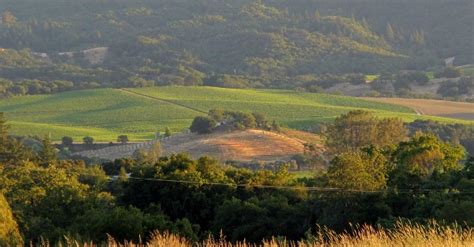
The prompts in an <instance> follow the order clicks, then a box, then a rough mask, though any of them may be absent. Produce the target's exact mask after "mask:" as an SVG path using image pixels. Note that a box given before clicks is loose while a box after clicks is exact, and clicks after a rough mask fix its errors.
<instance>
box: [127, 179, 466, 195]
mask: <svg viewBox="0 0 474 247" xmlns="http://www.w3.org/2000/svg"><path fill="white" fill-rule="evenodd" d="M127 179H131V180H142V181H154V182H164V183H178V184H196V185H211V186H226V187H238V188H259V189H274V190H294V191H308V192H323V193H324V192H348V193H369V194H374V193H388V192H393V193H399V194H418V193H427V192H445V191H446V189H418V190H409V189H401V190H394V191H391V190H354V189H342V188H327V187H326V188H325V187H301V186H278V185H262V184H230V183H217V182H196V181H187V180H175V179H161V178H140V177H127ZM454 193H456V194H474V191H456V192H454Z"/></svg>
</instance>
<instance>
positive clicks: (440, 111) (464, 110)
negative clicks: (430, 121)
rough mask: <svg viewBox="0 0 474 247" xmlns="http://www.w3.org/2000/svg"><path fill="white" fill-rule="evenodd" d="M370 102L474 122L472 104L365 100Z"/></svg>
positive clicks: (424, 100)
mask: <svg viewBox="0 0 474 247" xmlns="http://www.w3.org/2000/svg"><path fill="white" fill-rule="evenodd" d="M365 99H367V100H371V101H377V102H383V103H389V104H397V105H402V106H407V107H410V108H412V109H414V110H415V111H417V112H418V113H419V114H421V115H431V116H441V117H450V118H458V119H465V120H474V103H467V102H454V101H445V100H431V99H403V98H365Z"/></svg>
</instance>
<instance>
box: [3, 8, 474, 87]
mask: <svg viewBox="0 0 474 247" xmlns="http://www.w3.org/2000/svg"><path fill="white" fill-rule="evenodd" d="M472 7H473V6H472V2H471V1H468V0H466V1H461V0H460V1H444V0H434V1H433V0H423V1H408V0H400V1H390V0H360V1H348V0H335V1H330V0H292V1H274V0H268V1H253V0H223V1H215V0H195V1H187V0H142V1H128V0H113V1H112V0H102V1H92V0H76V1H72V0H70V1H65V0H41V1H37V0H14V1H13V0H1V1H0V11H1V13H0V14H1V17H2V18H1V21H2V22H1V24H0V48H3V49H5V50H0V52H1V53H0V68H1V70H0V78H4V79H1V80H0V93H3V94H5V93H7V92H8V93H9V94H35V93H38V92H39V93H50V92H56V91H64V90H70V89H77V88H94V87H121V86H133V87H139V86H149V85H168V84H177V85H203V84H205V85H213V86H224V87H273V88H282V87H283V88H295V87H300V86H304V85H305V83H308V82H312V81H318V80H325V81H327V83H329V84H331V83H337V82H338V81H339V80H341V79H337V78H336V79H335V78H332V77H328V76H327V74H331V75H338V76H345V77H344V78H345V79H348V80H349V79H351V78H352V80H354V74H355V75H361V74H375V73H376V74H380V73H384V72H390V73H392V72H397V71H399V70H402V69H410V70H413V69H416V70H426V69H432V68H436V67H437V66H440V65H444V59H445V58H447V57H455V60H454V64H455V65H462V64H468V63H472V62H473V61H474V59H473V54H472V52H473V49H472V48H473V46H472V44H473V43H474V42H473V37H472V35H471V34H472V31H473V30H472V29H473V27H472V20H473V19H474V16H473V15H474V14H473V11H472ZM447 37H449V38H447ZM93 48H98V49H93ZM90 49H93V50H90ZM351 75H352V77H351ZM343 80H344V79H343Z"/></svg>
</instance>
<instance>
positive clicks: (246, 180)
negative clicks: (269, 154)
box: [0, 112, 474, 244]
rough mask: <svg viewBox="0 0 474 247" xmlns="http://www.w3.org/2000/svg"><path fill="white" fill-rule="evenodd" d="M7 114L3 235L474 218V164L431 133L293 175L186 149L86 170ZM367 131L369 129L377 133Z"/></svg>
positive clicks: (267, 229) (299, 230) (355, 117)
mask: <svg viewBox="0 0 474 247" xmlns="http://www.w3.org/2000/svg"><path fill="white" fill-rule="evenodd" d="M366 119H369V120H370V119H372V118H371V116H370V115H367V114H366V113H364V112H353V113H349V114H347V115H345V116H341V117H340V118H339V119H338V120H336V123H335V125H334V127H332V126H330V128H337V126H340V125H341V124H346V125H347V127H351V126H352V127H354V128H360V126H362V125H364V126H365V125H372V124H373V125H375V127H373V128H374V129H372V130H375V131H377V127H376V126H377V125H378V124H377V121H375V120H372V121H373V122H367V121H366ZM0 120H1V121H0V134H1V135H0V157H1V158H2V159H1V160H0V185H1V187H0V188H1V190H0V192H1V194H3V195H5V198H6V202H7V203H5V200H2V197H1V196H0V211H2V212H6V213H5V214H3V213H2V215H6V216H7V217H6V218H5V217H3V218H0V226H6V227H5V228H3V227H2V228H1V229H2V230H4V229H6V230H7V231H6V232H5V231H2V230H0V241H4V242H2V243H5V241H6V243H10V244H15V243H21V242H22V241H25V242H29V241H33V243H34V242H37V241H40V239H41V238H43V239H49V240H50V241H52V242H53V243H55V242H56V241H59V240H60V239H64V237H65V236H66V237H67V238H69V239H81V240H94V241H95V242H98V241H99V242H100V241H104V240H106V238H107V235H106V233H108V234H110V235H111V236H113V237H115V238H116V239H118V240H123V239H130V240H135V241H138V240H139V239H138V238H139V236H141V237H142V239H146V238H147V237H148V236H150V235H149V234H150V232H151V231H153V230H160V231H165V230H167V231H171V232H173V233H177V234H180V235H182V236H185V237H187V238H188V239H190V240H198V239H200V238H206V237H208V235H209V234H211V235H214V236H216V237H217V236H218V235H219V233H220V231H221V230H222V233H223V234H224V235H225V236H227V238H228V239H229V240H232V241H235V240H242V239H246V240H248V241H251V242H253V241H259V240H261V239H262V238H268V237H270V236H285V237H286V238H288V239H302V238H305V236H307V234H308V233H309V232H311V231H314V230H315V227H316V225H317V224H319V225H322V226H327V227H329V228H331V229H334V230H336V231H343V230H350V223H352V224H362V223H367V224H373V225H375V224H379V225H381V226H383V227H387V228H390V227H392V226H393V224H394V223H395V222H396V220H397V219H402V220H412V221H414V222H419V223H422V224H423V223H427V222H428V221H429V220H430V219H437V220H438V221H439V222H440V223H441V224H447V223H453V222H459V223H461V222H463V223H462V225H461V226H460V227H466V226H470V227H472V226H473V224H474V212H473V211H472V208H473V206H474V198H473V195H472V193H470V192H472V190H473V189H474V187H473V181H474V173H473V171H474V160H473V159H472V158H471V159H466V156H465V152H464V150H463V149H462V147H460V146H459V145H455V144H451V143H448V142H444V141H442V140H440V139H438V138H437V137H435V136H434V135H431V134H422V133H419V134H416V135H414V136H413V137H407V136H406V137H404V138H403V140H401V141H400V142H397V141H392V140H388V139H387V140H386V141H385V142H384V143H382V142H380V143H378V144H377V145H372V144H371V143H365V144H361V145H358V146H357V148H356V147H354V148H351V149H347V148H346V147H345V146H340V147H342V148H343V150H341V151H340V152H338V153H336V154H335V155H334V156H333V157H334V158H332V159H331V162H330V165H329V167H328V170H327V172H323V173H320V174H317V175H315V177H313V178H304V179H295V178H294V177H293V176H292V175H291V174H290V173H289V172H288V170H287V168H286V167H285V166H281V167H280V169H278V170H275V171H269V170H259V171H251V170H248V169H242V168H235V167H231V166H224V165H222V164H220V163H219V162H218V161H216V160H214V159H212V158H208V157H202V158H200V159H198V160H193V159H190V158H189V157H187V156H186V155H182V154H179V155H172V156H169V157H159V158H157V159H155V158H154V159H144V160H137V159H134V158H128V159H120V160H115V161H111V162H106V163H103V164H102V165H100V166H94V165H89V166H87V165H85V163H84V162H83V161H81V160H76V161H73V160H58V159H57V155H56V150H55V149H54V147H53V145H52V144H51V143H50V141H49V140H48V139H47V138H45V139H44V140H43V141H42V144H41V149H40V150H38V151H34V150H31V149H29V148H28V147H27V146H25V145H24V144H23V143H22V142H20V141H18V140H17V139H16V138H13V137H11V136H9V135H8V126H7V125H6V123H5V120H4V119H3V117H2V118H0ZM349 120H351V121H349ZM379 121H387V120H379ZM390 121H395V120H390ZM394 124H396V122H394ZM360 130H361V131H360V132H357V133H358V134H359V135H361V136H363V135H369V136H370V135H371V133H372V130H371V129H370V128H369V129H367V128H365V127H364V128H362V129H360ZM400 133H404V132H400ZM351 135H352V134H350V133H347V136H351ZM397 135H398V134H397ZM352 143H358V142H352ZM335 147H337V146H335ZM280 186H282V187H280ZM307 186H309V187H312V188H319V189H318V190H309V189H304V188H305V187H307ZM288 187H290V188H288ZM291 188H294V189H291ZM10 212H11V213H10ZM10 215H13V218H12V217H11V216H10ZM12 219H14V221H13V220H12ZM18 233H21V237H22V238H20V237H19V234H18Z"/></svg>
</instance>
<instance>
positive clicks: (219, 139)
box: [78, 130, 319, 162]
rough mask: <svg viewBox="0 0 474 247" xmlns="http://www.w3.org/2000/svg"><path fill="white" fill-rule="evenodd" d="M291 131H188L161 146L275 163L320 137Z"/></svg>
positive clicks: (111, 151) (119, 152)
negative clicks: (287, 132)
mask: <svg viewBox="0 0 474 247" xmlns="http://www.w3.org/2000/svg"><path fill="white" fill-rule="evenodd" d="M289 133H290V134H289V135H285V134H284V133H282V134H279V133H274V132H270V131H263V130H245V131H232V132H215V133H212V134H206V135H199V134H193V133H187V134H177V135H174V136H172V137H170V138H166V139H164V140H163V141H162V142H161V145H162V148H163V153H164V154H165V155H170V154H176V153H187V154H189V155H190V156H191V157H193V158H199V157H201V156H203V155H208V156H212V157H215V158H217V159H219V160H223V161H224V160H236V161H244V162H247V161H263V162H272V161H277V160H287V159H289V158H290V157H292V156H293V155H295V154H301V153H303V152H304V145H303V144H304V143H306V142H308V141H307V140H304V139H300V138H299V137H301V138H305V139H308V138H309V139H311V140H319V139H318V137H316V136H314V135H312V134H310V133H307V134H304V135H303V134H302V133H303V132H300V131H289ZM150 145H152V142H149V143H142V144H129V146H130V148H121V147H120V146H115V147H108V148H104V149H102V150H96V151H87V152H81V153H78V154H80V155H83V156H86V157H100V158H106V159H116V158H121V157H127V156H131V155H132V154H133V152H134V151H135V150H136V149H137V148H143V149H147V148H149V146H150ZM134 147H136V148H134Z"/></svg>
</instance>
